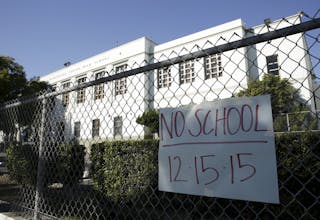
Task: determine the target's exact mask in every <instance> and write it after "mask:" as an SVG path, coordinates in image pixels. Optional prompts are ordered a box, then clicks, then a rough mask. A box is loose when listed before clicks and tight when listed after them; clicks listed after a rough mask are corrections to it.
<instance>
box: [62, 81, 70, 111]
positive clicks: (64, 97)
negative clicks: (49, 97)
mask: <svg viewBox="0 0 320 220" xmlns="http://www.w3.org/2000/svg"><path fill="white" fill-rule="evenodd" d="M69 87H70V82H65V83H63V84H62V89H63V90H66V89H68V88H69ZM68 104H69V92H67V93H63V95H62V105H63V106H64V107H66V106H67V105H68Z"/></svg>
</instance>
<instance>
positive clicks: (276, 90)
mask: <svg viewBox="0 0 320 220" xmlns="http://www.w3.org/2000/svg"><path fill="white" fill-rule="evenodd" d="M266 94H268V95H270V96H271V106H272V113H273V123H274V130H275V131H287V130H289V129H290V130H291V131H293V130H295V131H302V130H312V129H314V128H316V120H314V117H313V116H312V115H311V114H309V113H308V111H309V109H308V108H307V106H306V105H305V104H304V101H303V100H302V98H301V97H300V95H299V91H298V90H297V89H296V88H294V87H293V86H292V85H291V83H290V82H289V81H288V79H281V78H280V76H278V75H273V74H266V75H264V76H263V78H262V80H260V81H259V80H253V81H249V82H248V88H247V89H245V90H242V91H240V92H239V93H238V94H236V96H238V97H241V96H258V95H266ZM301 112H307V113H301ZM288 121H289V122H290V123H289V124H288ZM289 127H290V128H289Z"/></svg>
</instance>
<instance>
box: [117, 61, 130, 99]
mask: <svg viewBox="0 0 320 220" xmlns="http://www.w3.org/2000/svg"><path fill="white" fill-rule="evenodd" d="M127 66H128V65H127V64H123V65H120V66H116V67H115V73H116V74H117V73H121V72H123V71H126V70H127ZM126 92H127V78H126V77H125V78H121V79H117V80H115V94H116V95H123V94H125V93H126Z"/></svg>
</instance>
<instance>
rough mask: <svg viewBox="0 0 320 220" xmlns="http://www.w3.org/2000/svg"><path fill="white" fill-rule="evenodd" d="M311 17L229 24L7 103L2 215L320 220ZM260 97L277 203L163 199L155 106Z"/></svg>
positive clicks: (315, 36) (1, 133)
mask: <svg viewBox="0 0 320 220" xmlns="http://www.w3.org/2000/svg"><path fill="white" fill-rule="evenodd" d="M318 15H319V11H318V13H317V14H316V15H315V16H312V17H310V16H307V15H306V14H299V15H296V16H292V17H288V18H284V19H281V20H278V21H275V22H271V21H270V20H265V22H264V24H263V25H261V26H257V27H254V28H250V29H246V28H243V25H242V24H240V25H238V24H237V22H235V23H232V24H230V23H229V26H232V25H233V27H232V28H230V29H228V30H227V29H226V30H224V31H222V32H219V33H215V34H211V35H210V33H209V32H210V31H209V32H208V33H207V32H201V33H200V34H198V38H197V39H193V40H192V41H190V39H187V38H182V40H181V39H180V40H181V42H178V43H177V42H174V41H173V42H169V43H166V44H163V45H159V46H155V47H154V49H153V53H152V54H151V55H150V53H148V54H147V53H145V54H142V55H141V54H140V55H136V56H132V55H131V54H130V55H128V57H130V58H128V59H126V60H124V61H123V60H121V62H118V63H117V64H114V63H113V64H112V65H111V64H110V65H105V66H103V67H102V68H98V69H97V68H95V69H92V70H91V71H87V72H86V73H83V72H81V74H79V75H77V76H75V77H73V78H72V79H67V78H65V79H63V80H61V82H59V83H55V85H54V88H53V91H50V92H46V93H43V94H41V95H39V96H37V97H33V98H29V99H20V100H14V101H12V102H9V103H5V104H4V105H3V106H2V107H1V111H0V140H1V154H0V160H1V164H0V172H1V174H0V200H1V201H2V202H1V204H0V207H1V209H2V211H11V212H15V213H17V214H19V215H22V216H24V217H26V218H28V219H29V218H30V219H31V218H33V219H55V218H57V219H216V218H219V219H220V218H221V219H256V218H262V219H270V218H281V219H292V218H297V219H319V217H320V206H319V204H320V203H319V195H320V191H319V187H318V186H319V182H320V179H319V178H320V174H319V172H320V160H319V156H320V152H319V149H320V148H319V147H320V138H319V137H320V136H319V132H318V131H319V126H320V125H319V121H318V119H319V117H318V110H319V105H320V103H319V97H320V96H319V94H320V89H319V84H318V83H319V82H318V79H319V70H320V68H319V66H320V53H319V51H320V50H319V49H320V40H319V37H320V32H319V30H320V29H319V27H320V19H319V18H318V17H317V16H318ZM301 20H302V22H301ZM238 22H239V21H238ZM201 34H202V35H204V36H202V35H201ZM206 34H207V35H206ZM129 46H130V45H129ZM122 53H125V51H123V52H122ZM128 53H131V52H130V51H129V52H128ZM68 68H69V67H68ZM75 71H76V70H75ZM262 94H270V95H271V103H272V111H273V119H274V121H273V124H274V130H275V136H276V137H275V143H276V144H275V147H276V151H277V166H278V178H279V191H280V204H267V203H257V202H250V201H237V200H229V199H222V198H210V197H203V196H193V195H182V194H175V193H167V192H161V191H158V189H157V188H158V174H157V173H158V167H157V166H158V164H157V163H158V162H157V160H158V156H157V154H158V146H159V140H158V134H157V131H158V109H160V108H164V107H178V106H183V105H189V104H191V103H192V104H193V103H195V104H197V103H202V102H205V101H213V100H216V99H224V98H229V97H238V96H256V95H262Z"/></svg>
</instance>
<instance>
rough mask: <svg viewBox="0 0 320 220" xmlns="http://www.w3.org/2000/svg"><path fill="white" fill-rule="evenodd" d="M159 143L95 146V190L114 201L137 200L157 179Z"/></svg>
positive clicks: (145, 142) (155, 141)
mask: <svg viewBox="0 0 320 220" xmlns="http://www.w3.org/2000/svg"><path fill="white" fill-rule="evenodd" d="M158 145H159V142H158V141H157V140H135V141H134V140H130V141H112V142H104V143H101V144H97V145H94V146H92V152H91V160H92V163H93V164H92V167H91V174H92V177H93V182H94V188H95V189H96V190H98V191H100V192H102V193H103V194H104V195H105V196H106V197H108V198H109V199H110V200H112V201H121V202H126V201H128V200H130V199H134V198H136V197H137V196H138V195H139V194H141V192H143V191H145V190H146V189H147V187H148V186H150V185H151V183H155V180H156V175H157V169H158V168H157V157H158V156H157V155H158V154H157V150H158Z"/></svg>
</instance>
